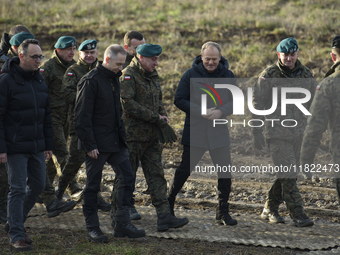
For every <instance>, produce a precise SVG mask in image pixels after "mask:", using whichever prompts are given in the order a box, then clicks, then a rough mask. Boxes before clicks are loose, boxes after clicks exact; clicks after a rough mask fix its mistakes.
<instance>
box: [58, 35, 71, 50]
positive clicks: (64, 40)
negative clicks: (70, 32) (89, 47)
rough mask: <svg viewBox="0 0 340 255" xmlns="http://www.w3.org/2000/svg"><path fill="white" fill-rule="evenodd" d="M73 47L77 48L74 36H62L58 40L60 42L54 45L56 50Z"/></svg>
mask: <svg viewBox="0 0 340 255" xmlns="http://www.w3.org/2000/svg"><path fill="white" fill-rule="evenodd" d="M73 46H76V38H74V37H73V36H62V37H60V38H59V39H58V41H57V42H56V44H55V45H54V48H56V49H61V50H62V49H65V48H68V47H73Z"/></svg>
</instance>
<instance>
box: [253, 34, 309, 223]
mask: <svg viewBox="0 0 340 255" xmlns="http://www.w3.org/2000/svg"><path fill="white" fill-rule="evenodd" d="M276 50H277V56H278V60H277V62H276V64H274V65H272V66H270V67H268V68H267V69H265V70H264V71H263V72H262V73H261V74H260V76H259V79H258V81H257V83H256V84H255V85H254V92H253V105H254V108H255V109H257V110H264V109H270V107H271V104H272V100H273V99H272V90H273V88H274V87H277V88H281V87H303V88H305V89H307V90H309V91H310V93H311V97H312V98H313V96H314V92H315V87H316V83H315V80H314V79H313V78H314V76H313V74H312V72H311V71H310V70H309V69H308V68H307V67H305V66H303V65H302V64H301V62H300V61H299V60H298V57H299V48H298V44H297V42H296V40H295V39H294V38H287V39H284V40H282V41H281V42H280V43H279V45H278V46H277V48H276ZM308 78H309V79H308ZM291 94H293V93H291ZM299 97H300V94H299V93H294V95H290V96H289V98H299ZM280 98H281V97H280V95H279V96H278V101H279V102H278V104H277V108H276V110H275V111H274V112H273V113H272V114H269V115H266V116H264V117H265V118H266V119H268V120H272V119H276V120H279V121H280V122H281V121H282V120H284V119H293V120H295V121H296V122H297V124H296V126H295V127H284V126H282V125H280V124H277V123H280V122H279V121H277V122H275V124H274V125H272V122H270V121H265V124H264V126H265V138H266V141H267V143H268V146H269V149H270V154H271V157H272V160H273V163H274V165H275V166H288V167H289V166H292V165H296V166H298V165H299V159H300V148H301V142H302V136H303V132H304V128H305V126H306V123H307V118H306V116H305V115H304V114H303V113H302V112H301V111H300V109H298V108H297V107H295V105H294V104H289V105H287V115H285V116H282V115H281V102H280V100H281V99H280ZM310 103H311V100H309V102H308V103H305V104H304V106H305V108H307V109H308V108H309V106H310ZM261 117H262V116H256V115H253V119H262V118H261ZM253 146H254V148H256V149H258V150H262V149H263V148H264V147H265V139H264V136H263V134H262V127H253ZM276 177H277V178H276V179H275V180H274V183H273V185H272V187H271V188H270V190H269V191H268V194H267V200H266V203H265V206H264V209H263V212H262V214H261V218H262V219H266V220H269V222H271V223H284V218H283V217H281V216H280V215H279V212H278V209H279V206H280V204H281V203H283V201H285V202H286V205H287V208H288V210H289V212H290V216H291V217H292V219H293V220H294V223H295V225H296V226H298V227H307V226H312V225H313V224H314V222H313V221H312V220H311V219H309V218H308V217H307V216H306V214H305V212H304V209H303V201H302V198H301V195H300V192H299V190H298V188H297V185H296V175H295V174H292V173H290V174H288V173H283V172H282V173H278V174H277V176H276Z"/></svg>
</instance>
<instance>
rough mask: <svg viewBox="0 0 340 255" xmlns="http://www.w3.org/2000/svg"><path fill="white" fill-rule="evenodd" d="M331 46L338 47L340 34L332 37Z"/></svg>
mask: <svg viewBox="0 0 340 255" xmlns="http://www.w3.org/2000/svg"><path fill="white" fill-rule="evenodd" d="M332 48H340V35H337V36H334V37H333V38H332Z"/></svg>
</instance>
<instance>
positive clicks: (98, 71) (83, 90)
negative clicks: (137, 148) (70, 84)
mask: <svg viewBox="0 0 340 255" xmlns="http://www.w3.org/2000/svg"><path fill="white" fill-rule="evenodd" d="M120 75H121V72H119V73H117V74H115V73H114V72H112V71H110V70H108V69H106V68H105V67H103V66H102V63H101V62H98V64H97V66H96V67H95V68H94V69H92V70H91V71H90V72H88V73H87V74H86V75H84V76H83V77H82V78H81V80H80V81H79V83H78V85H77V98H76V105H75V111H74V124H75V128H76V132H77V135H78V137H79V139H80V141H81V143H82V146H83V147H84V149H85V152H90V151H92V150H94V149H98V151H99V153H100V152H117V151H119V150H121V148H122V147H125V146H126V134H125V127H124V123H123V121H122V120H121V116H122V106H121V103H120V85H119V76H120Z"/></svg>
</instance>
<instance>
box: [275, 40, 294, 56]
mask: <svg viewBox="0 0 340 255" xmlns="http://www.w3.org/2000/svg"><path fill="white" fill-rule="evenodd" d="M298 50H299V46H298V44H297V42H296V40H295V39H294V38H292V37H290V38H286V39H284V40H282V41H281V42H280V43H279V45H278V46H277V47H276V51H277V52H281V53H294V52H295V51H298Z"/></svg>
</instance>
